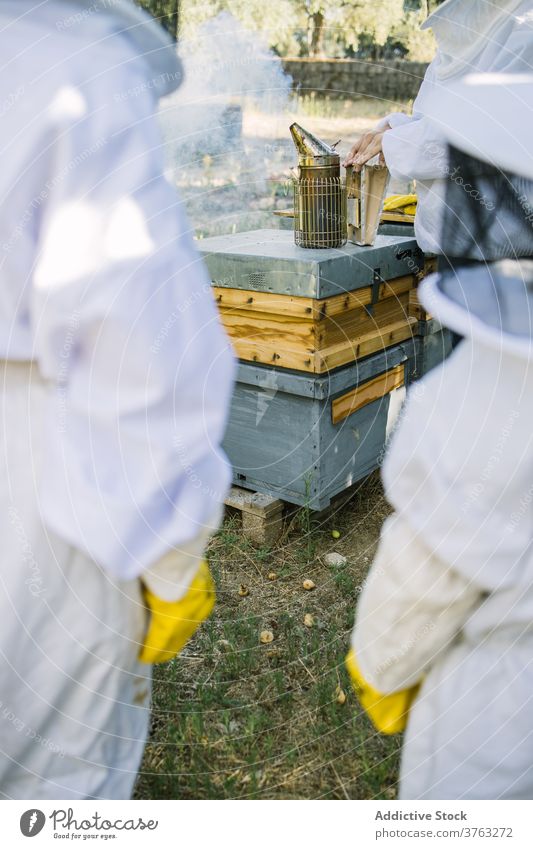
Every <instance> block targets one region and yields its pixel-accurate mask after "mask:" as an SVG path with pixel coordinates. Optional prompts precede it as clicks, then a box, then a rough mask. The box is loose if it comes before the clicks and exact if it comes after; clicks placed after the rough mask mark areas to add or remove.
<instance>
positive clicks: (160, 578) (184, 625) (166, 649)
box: [139, 518, 218, 663]
mask: <svg viewBox="0 0 533 849" xmlns="http://www.w3.org/2000/svg"><path fill="white" fill-rule="evenodd" d="M217 525H218V518H217V520H216V521H214V522H213V523H210V527H209V529H208V528H206V529H204V530H203V531H202V532H201V533H200V534H199V535H198V537H197V538H196V539H194V540H192V542H190V543H189V544H188V545H187V546H186V547H182V548H180V550H176V549H173V550H171V551H168V552H167V553H166V554H165V555H164V556H163V557H162V558H161V559H160V560H159V561H158V562H157V563H155V564H153V565H152V566H151V567H150V568H149V569H147V570H145V572H143V574H142V576H141V577H142V584H143V595H144V600H145V604H146V607H147V609H148V612H149V615H150V619H149V624H148V629H147V633H146V637H145V639H144V645H143V646H142V647H141V650H140V652H139V660H140V661H141V662H142V663H166V661H168V660H171V659H172V658H173V657H175V656H176V655H177V654H178V653H179V652H180V651H181V650H182V648H183V646H184V645H185V643H186V642H187V641H188V640H190V638H191V637H192V635H193V634H194V632H195V631H196V629H197V628H198V626H199V625H201V623H202V622H203V621H204V619H207V617H208V616H209V615H210V613H211V611H212V610H213V607H214V604H215V587H214V583H213V579H212V577H211V572H210V570H209V565H208V563H207V561H206V560H205V558H204V551H205V548H206V545H207V542H208V540H209V537H210V535H211V532H212V530H213V527H217Z"/></svg>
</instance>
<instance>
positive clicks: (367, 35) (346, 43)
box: [138, 0, 442, 61]
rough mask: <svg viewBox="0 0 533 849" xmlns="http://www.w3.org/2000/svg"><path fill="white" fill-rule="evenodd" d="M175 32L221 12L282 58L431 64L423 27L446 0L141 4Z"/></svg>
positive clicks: (145, 0)
mask: <svg viewBox="0 0 533 849" xmlns="http://www.w3.org/2000/svg"><path fill="white" fill-rule="evenodd" d="M138 2H140V3H141V5H143V6H145V7H146V8H148V9H150V11H152V13H153V14H154V15H156V16H157V17H159V18H160V19H161V20H162V21H163V22H164V23H165V24H166V25H167V26H168V28H169V29H170V30H171V31H172V32H176V25H177V7H178V5H179V18H180V31H181V33H182V35H183V36H184V37H188V36H190V35H191V34H192V33H193V32H194V30H195V29H196V27H197V26H198V25H199V24H201V23H203V22H205V21H207V20H209V19H211V18H213V17H215V16H216V15H218V14H219V13H221V12H229V13H230V14H231V15H233V16H234V17H235V18H236V19H237V20H238V21H239V22H240V23H241V24H242V25H243V26H245V27H247V28H249V29H252V30H257V31H261V32H262V33H264V35H265V36H266V38H267V40H268V42H269V44H270V46H271V47H272V48H273V49H274V50H275V51H276V52H277V53H279V54H280V55H282V56H288V55H292V56H332V57H342V56H355V55H357V56H361V57H363V58H369V59H374V60H375V59H381V58H388V57H391V56H400V57H401V56H406V57H407V58H409V59H416V60H420V61H426V60H430V59H431V58H432V57H433V53H434V42H433V37H432V35H431V34H430V33H427V32H424V33H422V32H420V31H419V26H420V23H421V22H422V21H423V20H424V18H425V17H426V16H427V14H428V12H430V11H433V9H434V8H436V7H437V6H438V5H439V3H440V2H442V0H372V2H370V3H369V2H364V0H269V2H268V3H265V2H264V0H203V2H201V3H198V1H197V0H181V2H180V3H179V4H178V2H177V0H138Z"/></svg>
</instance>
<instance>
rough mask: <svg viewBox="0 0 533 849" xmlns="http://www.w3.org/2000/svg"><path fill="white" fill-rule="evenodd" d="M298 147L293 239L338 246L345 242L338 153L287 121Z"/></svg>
mask: <svg viewBox="0 0 533 849" xmlns="http://www.w3.org/2000/svg"><path fill="white" fill-rule="evenodd" d="M290 131H291V135H292V138H293V141H294V144H295V146H296V149H297V150H298V166H299V167H298V180H297V181H296V182H295V186H294V241H295V242H296V244H297V245H299V246H300V247H302V248H338V247H340V246H341V245H344V244H346V240H347V223H346V188H345V186H344V185H343V184H342V182H341V175H340V157H339V154H338V153H337V152H336V151H335V147H334V146H330V145H328V144H326V143H325V142H323V141H321V140H320V139H318V138H316V136H314V135H313V134H312V133H309V132H308V131H307V130H304V129H303V127H301V126H300V125H299V124H291V127H290Z"/></svg>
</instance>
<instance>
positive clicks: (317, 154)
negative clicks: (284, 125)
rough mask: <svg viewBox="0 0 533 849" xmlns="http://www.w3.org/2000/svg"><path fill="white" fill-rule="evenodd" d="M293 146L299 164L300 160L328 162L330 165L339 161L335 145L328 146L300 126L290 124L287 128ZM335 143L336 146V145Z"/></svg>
mask: <svg viewBox="0 0 533 849" xmlns="http://www.w3.org/2000/svg"><path fill="white" fill-rule="evenodd" d="M289 129H290V132H291V136H292V140H293V142H294V146H295V147H296V150H297V151H298V154H299V157H300V162H301V161H302V160H319V161H322V162H324V161H326V160H329V162H330V163H331V164H334V163H335V162H338V161H340V157H339V154H338V153H337V151H336V150H335V147H336V145H329V144H326V142H324V141H322V140H321V139H319V138H317V137H316V136H314V135H313V133H310V132H309V130H305V129H304V128H303V127H301V126H300V124H296V123H294V124H291V126H290V127H289ZM338 143H339V142H337V143H336V144H338Z"/></svg>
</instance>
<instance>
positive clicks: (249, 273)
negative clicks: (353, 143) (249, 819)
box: [199, 230, 424, 374]
mask: <svg viewBox="0 0 533 849" xmlns="http://www.w3.org/2000/svg"><path fill="white" fill-rule="evenodd" d="M199 248H200V250H201V251H202V253H203V255H204V258H205V260H206V262H207V265H208V268H209V271H210V274H211V279H212V282H213V287H214V293H215V297H216V300H217V303H218V306H219V309H220V312H221V316H222V320H223V323H224V325H225V327H226V330H227V332H228V334H229V336H230V338H231V339H232V341H233V344H234V347H235V350H236V353H237V356H238V357H239V359H241V360H244V361H246V362H254V363H261V364H264V365H274V366H277V367H279V368H286V369H291V370H296V371H303V372H308V373H311V374H324V373H326V372H328V371H331V370H332V369H336V368H339V367H341V366H344V365H347V364H349V363H352V362H354V361H355V360H357V359H360V358H363V357H366V356H368V355H370V354H373V353H375V352H377V351H381V350H383V349H385V348H388V347H390V346H391V345H395V344H397V343H398V342H402V341H405V340H409V339H411V338H412V336H413V334H414V332H416V325H417V322H418V320H419V316H418V315H416V314H415V307H414V301H413V294H412V293H413V292H414V291H415V290H416V287H417V285H418V282H419V279H420V277H421V275H422V273H423V264H424V260H423V257H422V255H421V253H420V251H419V249H418V247H417V245H416V242H415V240H414V239H412V238H403V237H400V238H394V237H388V236H378V237H377V239H376V243H375V244H374V245H373V246H371V247H360V246H356V245H346V246H344V247H343V248H339V249H332V250H304V249H302V248H298V247H296V246H295V245H294V243H293V239H292V234H291V233H288V232H285V231H278V230H266V231H265V230H259V231H255V232H253V233H240V234H235V235H234V236H226V237H217V238H213V239H206V240H204V241H202V242H200V243H199Z"/></svg>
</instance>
